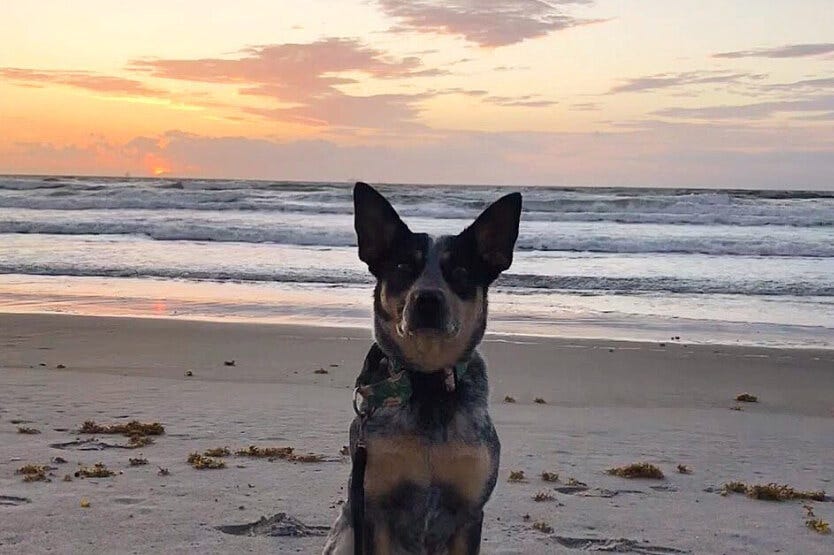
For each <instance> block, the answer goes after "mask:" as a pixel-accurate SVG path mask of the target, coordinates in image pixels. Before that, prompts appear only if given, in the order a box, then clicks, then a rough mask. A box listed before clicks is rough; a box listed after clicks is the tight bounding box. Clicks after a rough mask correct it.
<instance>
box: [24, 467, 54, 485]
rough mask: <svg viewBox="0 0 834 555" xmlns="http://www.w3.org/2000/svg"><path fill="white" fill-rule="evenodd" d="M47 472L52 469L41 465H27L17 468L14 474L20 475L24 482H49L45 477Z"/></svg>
mask: <svg viewBox="0 0 834 555" xmlns="http://www.w3.org/2000/svg"><path fill="white" fill-rule="evenodd" d="M48 470H52V469H51V468H49V467H48V466H45V465H42V464H27V465H24V466H21V467H20V468H18V469H17V470H16V471H15V474H20V475H22V476H23V481H24V482H49V481H50V480H49V478H47V476H46V472H47V471H48Z"/></svg>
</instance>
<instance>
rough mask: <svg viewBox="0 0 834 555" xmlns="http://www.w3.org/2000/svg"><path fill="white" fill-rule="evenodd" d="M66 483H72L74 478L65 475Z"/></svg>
mask: <svg viewBox="0 0 834 555" xmlns="http://www.w3.org/2000/svg"><path fill="white" fill-rule="evenodd" d="M64 481H65V482H72V476H71V475H69V474H64Z"/></svg>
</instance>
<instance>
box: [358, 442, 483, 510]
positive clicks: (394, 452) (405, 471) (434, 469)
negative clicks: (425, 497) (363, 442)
mask: <svg viewBox="0 0 834 555" xmlns="http://www.w3.org/2000/svg"><path fill="white" fill-rule="evenodd" d="M491 471H492V456H491V454H490V451H489V449H488V448H487V447H486V446H485V445H479V444H467V443H461V442H454V443H440V444H432V443H429V442H428V441H426V440H423V439H420V438H416V437H409V436H405V437H402V436H401V437H396V438H369V440H368V462H367V466H366V467H365V493H366V495H368V496H369V497H370V498H380V497H383V496H385V495H387V494H388V493H390V492H391V491H393V490H394V489H395V488H397V487H398V486H400V485H402V484H403V483H409V484H412V485H415V486H417V487H429V486H430V485H441V486H447V487H451V488H453V489H454V490H455V491H456V492H457V493H458V495H460V496H461V497H462V498H463V499H464V500H466V501H468V502H470V503H473V504H474V503H475V502H477V501H478V500H480V498H481V495H482V494H483V491H484V487H485V486H486V483H487V481H488V480H489V477H490V472H491Z"/></svg>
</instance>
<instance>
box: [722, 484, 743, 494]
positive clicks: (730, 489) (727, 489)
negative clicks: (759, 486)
mask: <svg viewBox="0 0 834 555" xmlns="http://www.w3.org/2000/svg"><path fill="white" fill-rule="evenodd" d="M728 493H747V484H745V483H744V482H727V483H726V484H724V487H722V488H721V495H727V494H728Z"/></svg>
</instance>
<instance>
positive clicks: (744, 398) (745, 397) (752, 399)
mask: <svg viewBox="0 0 834 555" xmlns="http://www.w3.org/2000/svg"><path fill="white" fill-rule="evenodd" d="M736 401H738V402H739V403H758V402H759V398H758V397H756V396H755V395H751V394H750V393H739V394H738V395H736Z"/></svg>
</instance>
